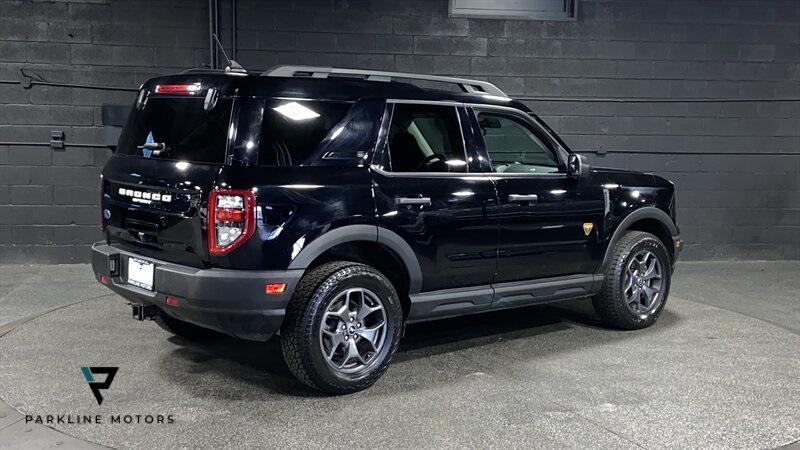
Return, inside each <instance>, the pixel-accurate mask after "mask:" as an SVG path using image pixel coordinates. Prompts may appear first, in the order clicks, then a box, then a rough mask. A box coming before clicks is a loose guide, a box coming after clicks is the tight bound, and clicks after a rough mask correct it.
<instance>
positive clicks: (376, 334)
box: [281, 262, 403, 394]
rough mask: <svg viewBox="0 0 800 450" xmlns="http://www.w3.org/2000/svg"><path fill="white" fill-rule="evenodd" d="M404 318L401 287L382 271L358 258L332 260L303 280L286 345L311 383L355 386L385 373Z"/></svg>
mask: <svg viewBox="0 0 800 450" xmlns="http://www.w3.org/2000/svg"><path fill="white" fill-rule="evenodd" d="M402 322H403V314H402V309H401V306H400V300H399V298H398V296H397V292H395V289H394V287H393V286H392V284H391V283H390V282H389V280H387V279H386V277H385V276H383V274H381V273H380V272H378V271H377V270H375V269H373V268H372V267H369V266H365V265H363V264H358V263H352V262H332V263H327V264H323V265H321V266H319V267H317V268H315V269H313V270H311V271H310V272H309V273H308V274H306V275H305V276H304V277H303V278H302V279H301V280H300V283H299V284H298V286H297V289H296V290H295V293H294V296H293V298H292V301H291V302H290V304H289V306H288V307H287V311H286V317H285V319H284V321H283V325H282V327H281V349H282V351H283V355H284V359H285V360H286V364H287V366H289V369H290V370H291V371H292V373H293V374H294V375H295V376H296V377H297V378H298V379H299V380H300V381H301V382H303V383H304V384H306V385H307V386H309V387H312V388H314V389H318V390H321V391H324V392H327V393H330V394H346V393H351V392H356V391H359V390H362V389H366V388H368V387H369V386H371V385H372V384H373V383H375V381H377V379H378V378H380V376H381V375H383V372H384V371H385V370H386V367H387V366H388V365H389V361H390V360H391V357H392V355H393V354H394V352H395V350H396V349H397V344H398V343H399V341H400V332H401V330H402Z"/></svg>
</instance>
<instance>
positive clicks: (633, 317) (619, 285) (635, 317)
mask: <svg viewBox="0 0 800 450" xmlns="http://www.w3.org/2000/svg"><path fill="white" fill-rule="evenodd" d="M641 250H649V251H651V252H652V253H653V254H654V255H656V258H658V262H659V263H660V264H661V268H662V271H663V275H662V283H663V286H662V291H661V304H660V305H658V307H657V308H656V309H654V310H652V311H649V312H648V313H647V314H646V315H641V314H636V313H634V312H633V311H631V310H630V308H629V307H628V305H627V301H626V299H625V293H624V289H623V287H624V286H623V284H624V282H625V268H626V267H627V265H628V264H629V263H630V261H631V259H632V258H633V257H634V256H635V255H636V254H637V253H639V251H641ZM614 272H615V275H616V279H615V280H614V286H615V289H614V292H615V296H616V299H617V301H618V302H619V304H620V306H621V308H622V311H623V313H624V314H625V315H626V317H627V318H628V320H629V321H630V322H632V323H635V324H637V325H641V326H648V325H650V324H652V323H653V322H655V321H656V319H658V316H659V315H660V314H661V311H662V310H663V309H664V306H666V304H667V298H668V297H669V289H670V286H671V284H672V280H671V278H672V264H671V261H670V258H669V255H667V249H666V248H665V247H664V244H663V243H662V242H661V241H660V240H658V238H656V237H655V236H651V235H642V237H641V238H639V239H637V240H635V241H633V242H631V243H630V244H629V245H628V246H627V248H626V249H625V251H624V253H623V257H622V258H620V259H619V262H618V263H617V267H615V270H614Z"/></svg>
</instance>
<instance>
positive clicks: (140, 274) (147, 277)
mask: <svg viewBox="0 0 800 450" xmlns="http://www.w3.org/2000/svg"><path fill="white" fill-rule="evenodd" d="M154 270H155V264H153V263H151V262H150V261H145V260H143V259H139V258H128V284H132V285H134V286H138V287H140V288H142V289H147V290H148V291H152V290H153V272H154Z"/></svg>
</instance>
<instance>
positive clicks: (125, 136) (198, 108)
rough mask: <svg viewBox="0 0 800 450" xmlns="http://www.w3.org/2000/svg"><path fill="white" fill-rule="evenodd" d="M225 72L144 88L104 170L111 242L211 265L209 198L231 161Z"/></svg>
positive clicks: (169, 79) (173, 259)
mask: <svg viewBox="0 0 800 450" xmlns="http://www.w3.org/2000/svg"><path fill="white" fill-rule="evenodd" d="M229 84H230V82H229V81H228V80H226V79H225V77H220V76H207V77H198V76H197V75H195V76H176V77H165V78H159V79H155V80H152V81H150V82H148V83H147V84H145V85H144V86H143V87H142V90H141V91H140V93H139V94H138V96H137V100H136V102H135V104H134V106H133V108H132V110H131V113H130V116H129V118H128V121H127V124H126V125H125V128H124V129H123V131H122V135H121V136H120V140H119V146H118V148H117V151H116V152H115V154H114V155H113V156H112V158H111V159H110V160H109V162H108V164H107V165H106V167H105V169H104V170H103V186H102V214H103V219H102V220H103V224H104V226H105V230H106V233H107V238H108V240H109V241H110V242H111V243H112V244H114V245H115V246H118V247H121V248H124V249H126V250H129V251H132V252H135V253H138V254H141V255H144V256H149V257H152V258H157V259H162V260H166V261H171V262H176V263H179V264H186V265H191V266H195V267H203V266H207V265H208V260H209V258H208V248H207V244H206V240H205V236H204V232H205V224H204V222H205V217H203V216H204V211H205V210H204V201H205V200H206V199H207V198H208V195H209V192H210V191H211V190H212V189H213V188H214V185H215V181H216V179H217V177H218V175H219V173H220V171H221V170H222V168H223V165H224V164H225V162H226V157H227V147H228V141H229V139H228V136H229V128H230V124H231V115H232V111H233V103H234V99H233V98H232V97H231V96H230V95H227V93H228V92H230V91H231V89H230V86H229Z"/></svg>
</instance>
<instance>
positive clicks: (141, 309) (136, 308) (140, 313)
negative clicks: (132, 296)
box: [131, 303, 158, 320]
mask: <svg viewBox="0 0 800 450" xmlns="http://www.w3.org/2000/svg"><path fill="white" fill-rule="evenodd" d="M131 308H132V309H133V318H134V319H136V320H155V319H156V315H158V308H156V307H155V306H153V305H138V304H136V303H131Z"/></svg>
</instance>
